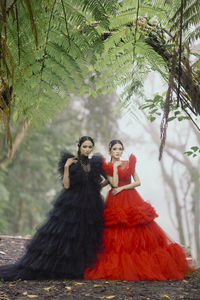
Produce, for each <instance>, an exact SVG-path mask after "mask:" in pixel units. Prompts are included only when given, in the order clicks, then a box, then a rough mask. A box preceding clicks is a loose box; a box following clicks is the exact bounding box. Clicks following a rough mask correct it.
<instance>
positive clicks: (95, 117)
mask: <svg viewBox="0 0 200 300" xmlns="http://www.w3.org/2000/svg"><path fill="white" fill-rule="evenodd" d="M82 102H83V103H84V106H82V107H81V109H80V105H81V103H82ZM116 102H117V98H116V95H115V94H112V95H107V96H102V95H101V96H98V97H97V98H96V99H94V98H93V97H92V96H91V97H90V98H87V97H85V96H84V98H78V97H76V98H75V97H73V99H72V100H71V101H70V103H69V104H67V105H65V106H64V109H63V111H62V112H60V113H59V114H57V116H56V117H55V118H54V120H51V121H49V122H47V123H46V124H44V126H43V127H42V128H40V130H37V129H35V127H33V126H31V127H30V129H29V131H28V133H27V134H26V137H25V138H24V140H23V142H22V144H21V146H20V149H19V151H17V153H16V156H15V159H14V160H13V162H12V163H11V164H10V165H9V167H8V168H7V172H6V173H5V172H4V173H3V172H0V176H1V177H0V232H18V233H19V232H20V233H32V232H34V230H35V228H36V227H37V226H38V225H39V224H41V223H42V222H43V221H44V218H45V215H46V214H47V212H48V211H49V210H50V209H51V207H52V203H51V202H52V200H53V199H54V198H55V197H56V194H57V193H59V191H60V190H61V182H60V180H59V176H58V172H57V162H58V159H59V155H60V152H61V151H63V150H68V151H71V152H72V153H74V154H76V151H77V146H76V141H78V139H79V137H80V136H81V135H90V136H92V137H94V138H95V142H96V143H97V145H98V143H102V144H104V145H105V144H107V143H108V140H110V136H115V135H116V134H118V132H119V131H118V122H117V120H118V117H119V113H115V112H114V106H115V105H116ZM99 151H100V150H99V149H98V148H97V146H96V147H95V149H94V152H99Z"/></svg>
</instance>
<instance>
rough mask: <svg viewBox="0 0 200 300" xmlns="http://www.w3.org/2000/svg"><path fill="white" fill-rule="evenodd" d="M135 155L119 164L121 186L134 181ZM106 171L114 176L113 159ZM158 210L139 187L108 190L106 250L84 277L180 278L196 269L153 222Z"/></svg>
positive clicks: (100, 254)
mask: <svg viewBox="0 0 200 300" xmlns="http://www.w3.org/2000/svg"><path fill="white" fill-rule="evenodd" d="M135 163H136V158H135V156H134V155H131V156H130V158H129V161H123V162H122V165H121V166H120V167H118V175H119V186H122V185H126V184H129V183H131V174H133V173H134V169H135ZM103 169H104V171H105V173H106V174H108V175H110V176H112V175H113V164H112V162H109V163H106V162H105V161H104V163H103ZM156 217H158V215H157V213H156V211H155V209H154V208H153V207H152V206H151V205H150V204H149V203H147V202H145V201H144V200H143V199H142V198H141V196H140V195H139V194H138V192H137V191H136V189H134V188H133V189H129V190H123V191H122V192H120V193H118V194H116V195H112V189H111V190H110V191H109V193H108V196H107V199H106V206H105V210H104V218H105V230H104V234H103V241H104V251H103V252H100V253H99V254H98V262H97V263H96V265H95V266H94V267H93V268H87V269H86V272H85V274H84V278H85V279H97V278H104V279H113V280H135V281H136V280H169V279H173V280H179V279H183V278H184V277H185V276H186V275H187V274H188V273H189V272H192V271H194V268H193V267H192V266H190V265H189V263H188V261H187V255H186V253H185V251H184V249H183V248H182V247H181V246H180V245H179V244H177V243H175V242H173V241H172V240H171V239H170V238H169V237H168V236H167V235H166V233H165V232H164V231H163V230H162V229H161V228H160V227H159V225H158V224H157V223H156V222H155V221H154V219H155V218H156Z"/></svg>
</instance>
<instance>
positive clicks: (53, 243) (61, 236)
mask: <svg viewBox="0 0 200 300" xmlns="http://www.w3.org/2000/svg"><path fill="white" fill-rule="evenodd" d="M91 175H92V174H91ZM89 182H90V180H87V181H85V183H84V184H83V185H80V184H79V185H77V186H76V187H75V188H72V189H69V190H66V189H63V190H62V191H61V193H60V194H59V196H58V197H57V199H56V200H55V202H54V206H53V209H52V210H51V211H50V213H49V215H48V218H47V220H46V222H45V223H44V224H43V225H42V226H40V227H39V228H38V230H37V231H36V234H35V235H34V236H33V238H32V239H31V240H30V241H29V243H28V244H27V246H26V251H25V254H24V256H23V257H22V258H21V259H19V261H17V262H16V263H15V264H12V265H5V266H2V267H0V278H1V279H4V280H10V281H11V280H17V279H19V278H20V279H22V280H23V279H51V278H56V279H59V278H68V279H73V278H82V277H83V274H84V271H85V269H86V268H87V267H88V266H90V267H91V266H92V265H93V264H94V263H95V261H96V259H97V256H96V254H97V252H98V251H99V250H100V248H101V239H102V230H103V218H102V214H103V199H102V198H101V195H100V191H99V190H98V189H96V188H95V186H91V184H89Z"/></svg>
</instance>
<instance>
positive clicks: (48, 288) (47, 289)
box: [43, 286, 54, 291]
mask: <svg viewBox="0 0 200 300" xmlns="http://www.w3.org/2000/svg"><path fill="white" fill-rule="evenodd" d="M53 288H54V286H48V287H45V288H43V290H45V291H49V290H50V289H53Z"/></svg>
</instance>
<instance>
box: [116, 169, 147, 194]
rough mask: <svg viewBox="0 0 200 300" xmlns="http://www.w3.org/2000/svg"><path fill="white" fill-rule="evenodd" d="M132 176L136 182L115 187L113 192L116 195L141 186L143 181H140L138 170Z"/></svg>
mask: <svg viewBox="0 0 200 300" xmlns="http://www.w3.org/2000/svg"><path fill="white" fill-rule="evenodd" d="M132 176H133V179H134V182H132V183H129V184H126V185H123V186H119V187H116V188H114V189H113V190H112V194H113V195H116V194H118V193H120V192H122V191H123V190H130V189H133V188H135V187H137V186H140V185H141V182H140V178H139V176H138V174H137V173H136V172H134V173H133V174H132Z"/></svg>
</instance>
